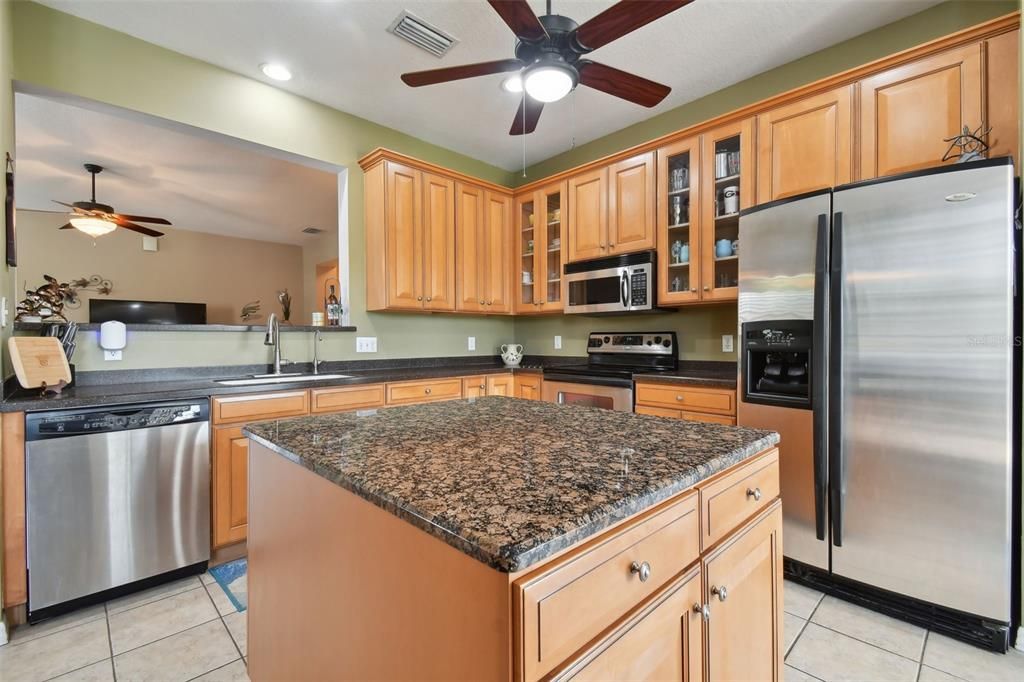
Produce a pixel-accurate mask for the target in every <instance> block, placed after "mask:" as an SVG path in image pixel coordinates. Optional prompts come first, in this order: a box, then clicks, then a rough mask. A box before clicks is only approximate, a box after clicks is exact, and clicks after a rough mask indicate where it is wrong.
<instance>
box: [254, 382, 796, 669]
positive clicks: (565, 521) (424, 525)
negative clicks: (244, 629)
mask: <svg viewBox="0 0 1024 682" xmlns="http://www.w3.org/2000/svg"><path fill="white" fill-rule="evenodd" d="M246 433H247V435H248V436H249V438H250V439H251V441H252V443H251V446H250V462H249V467H250V472H249V474H250V482H249V498H250V499H249V503H250V510H249V541H248V542H249V545H248V553H249V566H250V568H249V611H248V621H249V622H248V627H249V632H248V637H249V647H248V650H249V659H248V660H249V674H250V677H251V678H252V679H253V680H254V681H255V682H261V681H262V680H276V679H292V680H297V679H310V680H312V679H439V680H440V679H473V680H513V679H514V680H534V679H540V678H544V677H549V676H554V677H576V678H578V679H588V678H594V677H597V678H605V679H607V678H609V677H611V678H628V679H643V678H661V679H664V678H665V677H666V676H668V677H672V678H676V679H699V678H700V677H701V676H702V672H701V671H702V670H703V669H706V670H707V673H708V676H709V677H710V678H712V679H718V678H746V679H779V676H780V668H781V656H780V646H781V613H782V595H781V568H782V554H781V514H780V503H779V501H778V492H779V484H778V451H777V450H776V449H775V445H776V444H777V443H778V436H777V434H775V433H773V432H769V431H758V430H753V429H744V428H735V427H728V426H721V425H717V424H706V423H698V422H689V421H681V420H669V419H662V418H658V417H650V416H645V415H636V414H630V413H618V412H610V411H606V410H597V409H592V408H584V407H573V406H560V405H555V404H550V403H541V402H535V401H524V400H518V399H514V398H501V397H490V398H480V399H475V400H466V401H451V402H441V403H433V404H424V405H414V406H409V407H398V408H390V409H385V410H371V411H365V412H350V413H339V414H330V415H322V416H314V417H299V418H293V419H284V420H279V421H272V422H262V423H258V424H253V425H250V426H248V427H247V428H246ZM692 675H695V676H696V677H692Z"/></svg>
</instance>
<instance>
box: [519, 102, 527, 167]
mask: <svg viewBox="0 0 1024 682" xmlns="http://www.w3.org/2000/svg"><path fill="white" fill-rule="evenodd" d="M526 98H527V94H526V90H525V89H524V90H523V134H522V135H520V136H519V137H521V138H522V139H523V177H524V178H525V177H526Z"/></svg>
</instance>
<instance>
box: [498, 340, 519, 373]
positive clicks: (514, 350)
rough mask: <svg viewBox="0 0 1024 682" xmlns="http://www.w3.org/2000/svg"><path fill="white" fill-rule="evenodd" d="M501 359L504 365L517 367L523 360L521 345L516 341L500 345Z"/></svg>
mask: <svg viewBox="0 0 1024 682" xmlns="http://www.w3.org/2000/svg"><path fill="white" fill-rule="evenodd" d="M501 359H502V360H504V361H505V366H506V367H518V366H519V363H520V362H522V361H523V347H522V346H521V345H520V344H518V343H506V344H503V345H502V346H501Z"/></svg>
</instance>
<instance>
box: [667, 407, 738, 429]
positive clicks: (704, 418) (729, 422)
mask: <svg viewBox="0 0 1024 682" xmlns="http://www.w3.org/2000/svg"><path fill="white" fill-rule="evenodd" d="M680 414H681V415H682V418H683V419H689V420H690V421H695V422H709V423H711V424H725V425H726V426H736V419H735V417H726V416H724V415H720V414H704V413H702V412H686V411H685V410H684V411H683V412H681V413H680Z"/></svg>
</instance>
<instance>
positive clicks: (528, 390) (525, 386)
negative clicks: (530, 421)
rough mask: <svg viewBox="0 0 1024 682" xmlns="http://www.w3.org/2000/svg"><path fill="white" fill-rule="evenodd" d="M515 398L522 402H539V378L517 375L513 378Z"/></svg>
mask: <svg viewBox="0 0 1024 682" xmlns="http://www.w3.org/2000/svg"><path fill="white" fill-rule="evenodd" d="M515 379H516V381H515V387H516V397H517V398H522V399H523V400H540V387H541V381H542V379H541V377H539V376H528V375H525V374H517V375H516V377H515Z"/></svg>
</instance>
